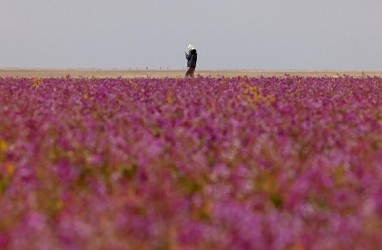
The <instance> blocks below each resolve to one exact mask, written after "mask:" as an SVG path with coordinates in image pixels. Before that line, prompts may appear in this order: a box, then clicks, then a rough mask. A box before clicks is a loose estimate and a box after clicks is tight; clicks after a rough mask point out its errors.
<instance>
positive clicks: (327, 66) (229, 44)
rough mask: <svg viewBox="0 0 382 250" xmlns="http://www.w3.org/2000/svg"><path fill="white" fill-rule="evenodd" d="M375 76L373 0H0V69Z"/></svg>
mask: <svg viewBox="0 0 382 250" xmlns="http://www.w3.org/2000/svg"><path fill="white" fill-rule="evenodd" d="M190 42H191V43H192V44H193V45H194V46H195V47H196V48H197V50H198V65H197V68H198V69H265V70H272V69H273V70H283V69H301V70H382V0H192V1H185V0H0V67H28V68H120V69H128V68H130V67H131V68H135V67H138V68H145V67H146V66H147V67H148V68H150V69H159V68H160V67H163V68H164V69H166V68H167V67H169V68H170V69H182V68H184V67H185V66H186V59H185V57H184V50H185V48H186V47H187V45H188V43H190Z"/></svg>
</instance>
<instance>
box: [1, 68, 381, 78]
mask: <svg viewBox="0 0 382 250" xmlns="http://www.w3.org/2000/svg"><path fill="white" fill-rule="evenodd" d="M184 73H185V71H184V70H103V69H13V68H12V69H0V77H66V76H67V75H70V76H71V77H75V78H77V77H97V78H117V77H123V78H136V77H151V78H166V77H169V78H177V77H184ZM195 75H200V76H211V77H218V76H224V77H237V76H248V77H260V76H264V77H270V76H279V77H282V76H286V75H290V76H317V77H322V76H330V77H339V76H343V75H349V76H356V77H362V76H378V77H382V70H381V71H297V70H286V71H264V70H196V72H195Z"/></svg>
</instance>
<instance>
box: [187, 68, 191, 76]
mask: <svg viewBox="0 0 382 250" xmlns="http://www.w3.org/2000/svg"><path fill="white" fill-rule="evenodd" d="M191 73H192V68H188V70H187V71H186V77H190V76H191ZM191 77H192V76H191Z"/></svg>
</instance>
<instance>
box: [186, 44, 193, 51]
mask: <svg viewBox="0 0 382 250" xmlns="http://www.w3.org/2000/svg"><path fill="white" fill-rule="evenodd" d="M187 49H188V51H191V50H193V49H195V48H194V46H193V45H192V44H191V43H190V44H189V45H188V47H187Z"/></svg>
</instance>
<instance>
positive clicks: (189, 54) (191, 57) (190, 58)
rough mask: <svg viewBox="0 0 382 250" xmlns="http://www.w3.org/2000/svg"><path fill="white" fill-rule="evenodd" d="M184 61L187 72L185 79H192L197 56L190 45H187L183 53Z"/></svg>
mask: <svg viewBox="0 0 382 250" xmlns="http://www.w3.org/2000/svg"><path fill="white" fill-rule="evenodd" d="M185 54H186V59H187V67H188V70H187V72H186V78H187V77H194V73H195V68H196V61H197V60H198V54H197V53H196V49H195V48H194V46H192V44H189V45H188V47H187V50H186V51H185Z"/></svg>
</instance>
